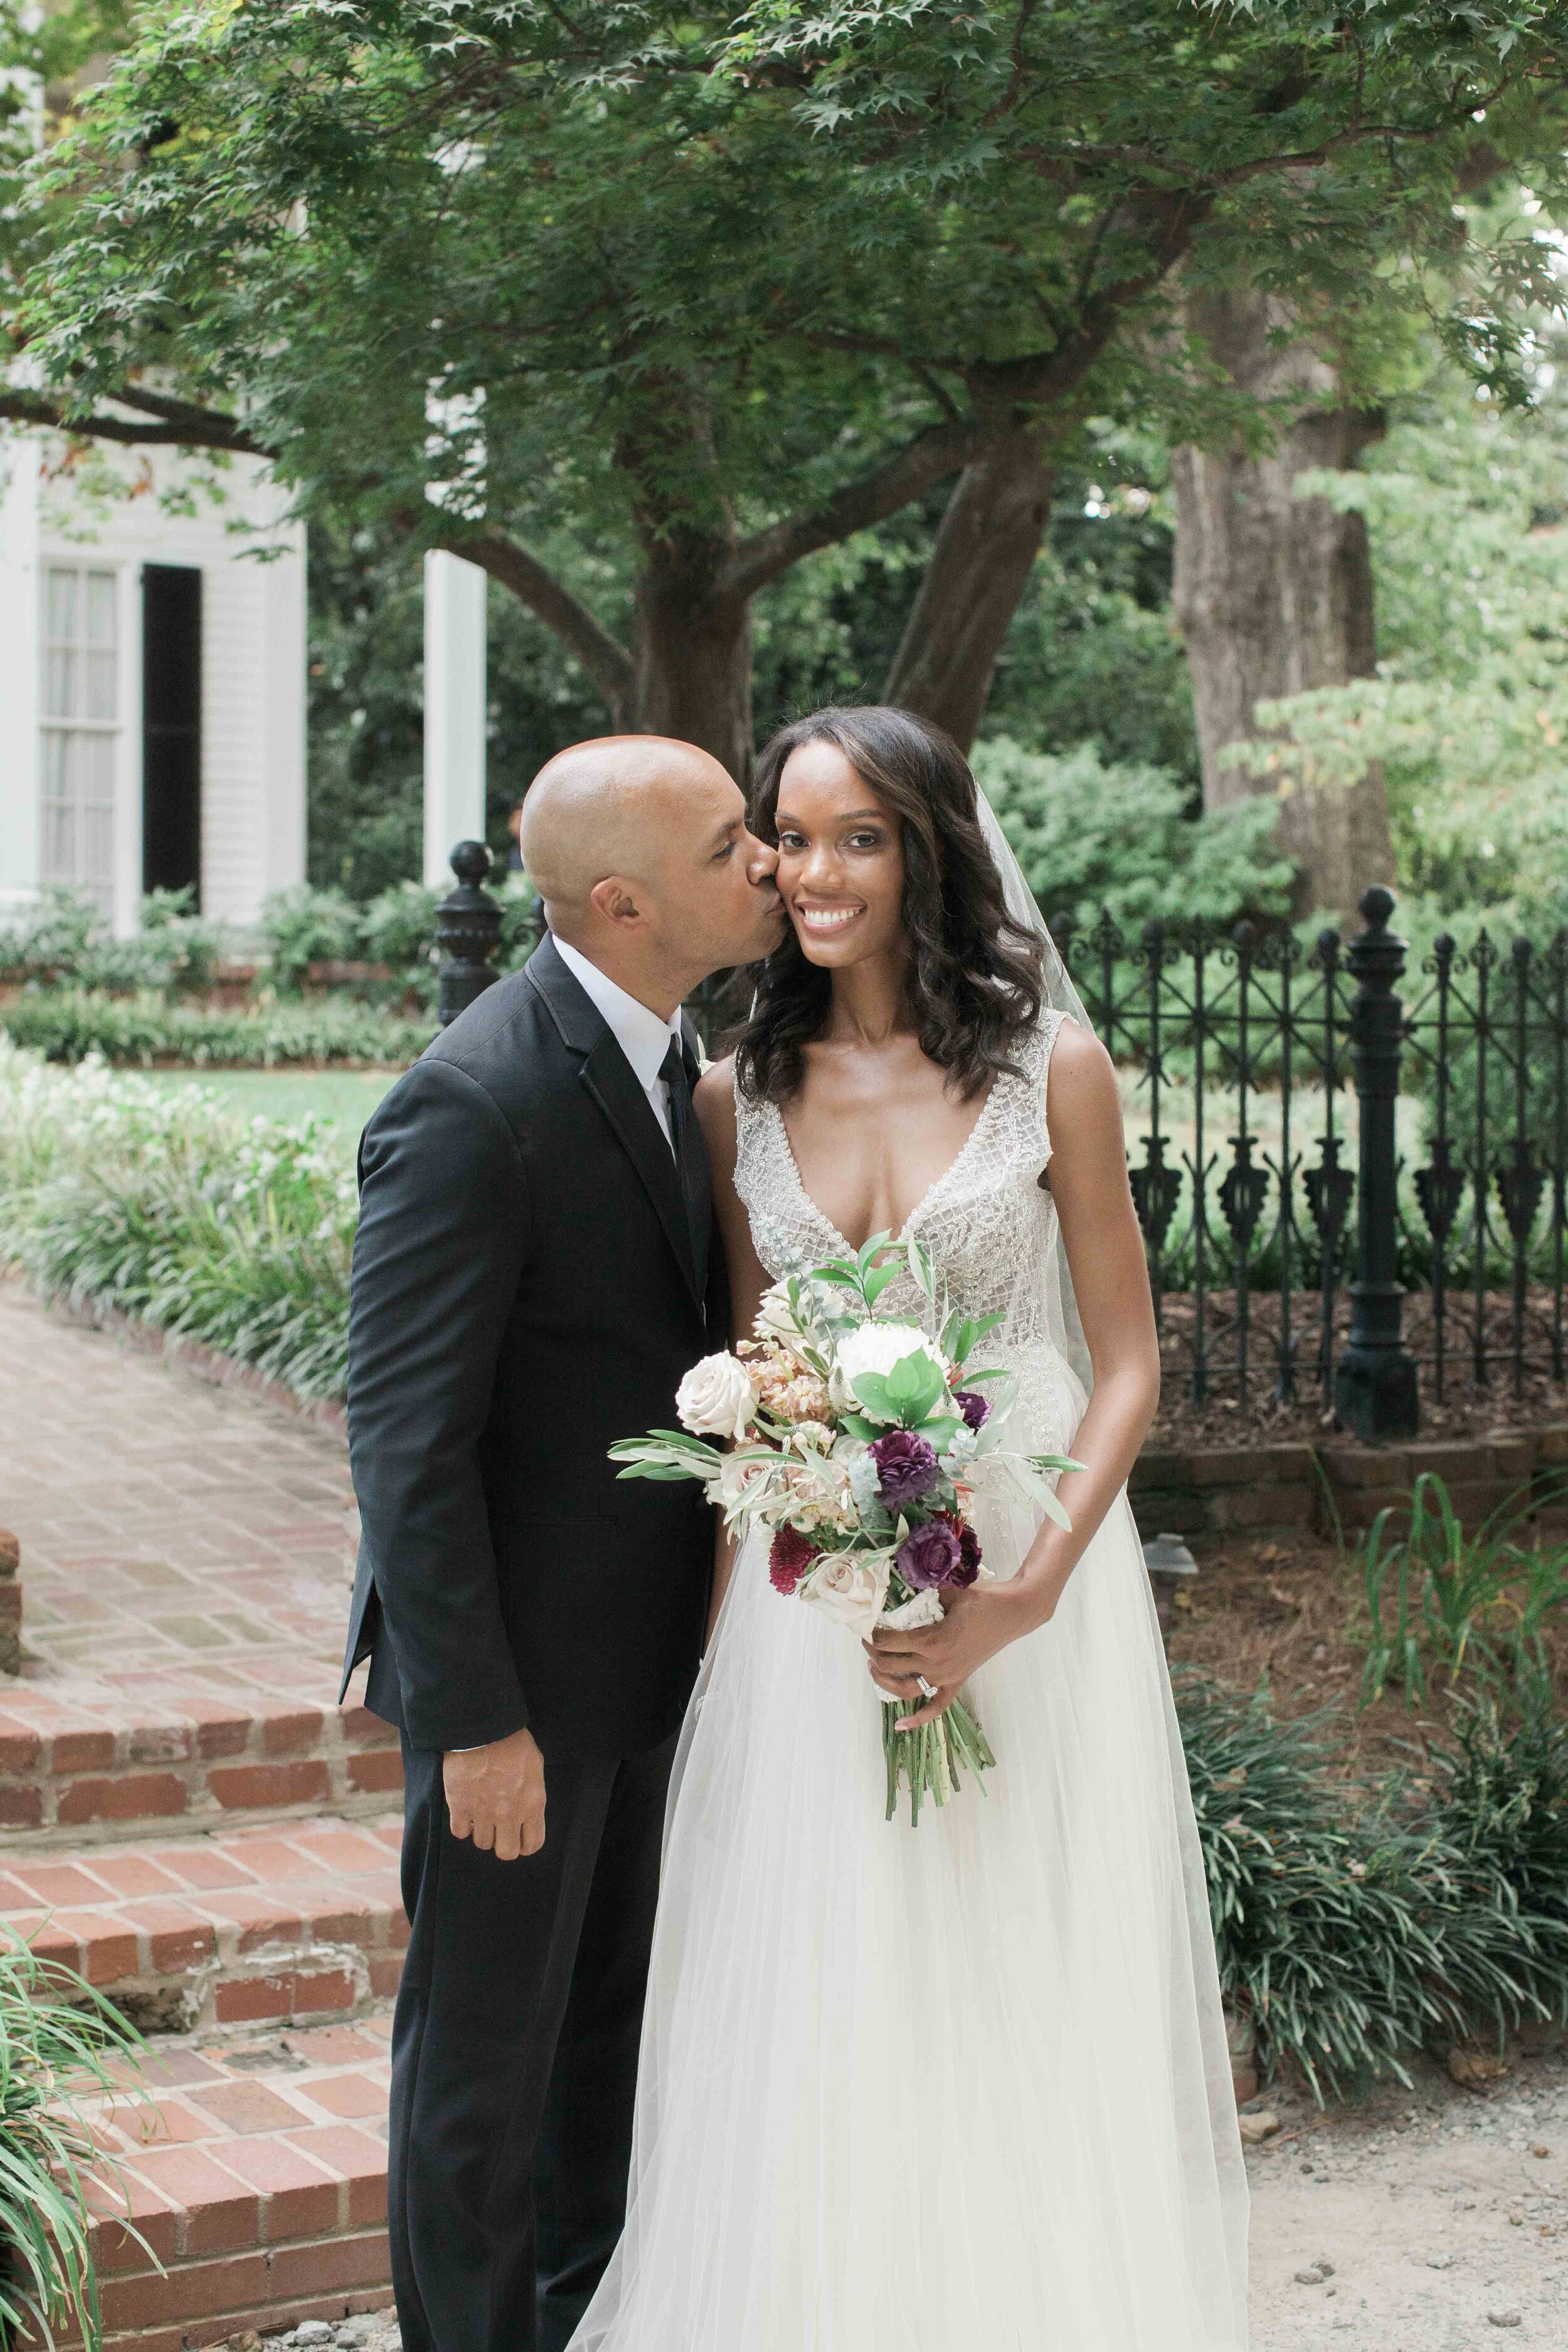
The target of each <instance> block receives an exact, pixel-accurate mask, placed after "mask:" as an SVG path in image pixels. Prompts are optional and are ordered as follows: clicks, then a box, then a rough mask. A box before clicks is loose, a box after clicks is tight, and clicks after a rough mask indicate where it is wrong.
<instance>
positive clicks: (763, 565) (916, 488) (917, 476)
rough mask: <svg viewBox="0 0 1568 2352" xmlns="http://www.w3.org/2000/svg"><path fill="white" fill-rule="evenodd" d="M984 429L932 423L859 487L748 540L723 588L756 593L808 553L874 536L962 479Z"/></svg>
mask: <svg viewBox="0 0 1568 2352" xmlns="http://www.w3.org/2000/svg"><path fill="white" fill-rule="evenodd" d="M986 430H987V427H986V425H985V423H984V421H983V420H982V419H980V418H979V417H973V416H967V417H966V416H960V417H957V418H955V419H953V420H952V421H944V422H943V423H942V424H941V425H927V426H926V427H925V429H924V430H923V431H922V432H920V433H917V434H916V435H915V436H914V438H913V440H912V441H907V442H906V443H905V444H904V446H903V447H902V448H901V449H895V450H894V451H893V453H892V455H891V456H890V457H886V458H884V459H883V461H882V463H881V464H880V465H879V466H873V467H872V468H871V470H870V472H869V473H867V474H862V475H861V477H860V478H859V480H858V481H855V482H847V483H846V484H845V486H844V488H842V489H841V490H835V491H834V493H833V495H832V497H831V498H828V499H824V500H823V503H822V504H821V506H819V507H816V508H814V509H812V510H811V511H810V512H808V513H805V514H797V515H789V516H786V517H785V518H784V520H783V521H782V522H776V523H773V524H770V525H769V527H768V529H767V530H759V531H756V532H753V534H752V537H751V538H750V539H744V540H742V541H741V543H740V544H739V546H738V547H737V548H736V549H735V551H734V553H733V554H732V555H731V558H730V561H729V562H728V563H727V564H726V565H725V567H724V569H723V571H722V572H721V574H720V577H719V580H718V582H717V583H716V584H717V586H718V587H719V588H721V589H724V590H729V591H731V593H734V594H736V595H741V596H751V595H754V594H755V593H756V591H757V590H758V589H759V588H765V587H766V586H767V584H768V582H769V581H770V580H776V579H777V578H778V576H779V573H780V572H787V571H788V570H789V567H790V565H791V564H792V563H798V562H800V559H801V557H802V556H803V555H811V554H813V553H815V551H816V549H817V548H819V547H832V546H835V545H836V544H837V541H839V540H843V539H848V538H850V537H851V536H852V534H853V533H854V532H856V531H858V530H869V529H870V528H871V525H872V524H873V523H878V522H882V521H884V520H886V518H887V517H888V516H889V515H890V514H897V512H898V510H899V509H900V507H906V506H908V505H909V503H910V499H918V498H920V497H921V496H922V495H923V493H924V492H925V491H927V490H929V489H931V488H932V487H933V485H934V484H936V483H937V482H941V481H944V480H945V479H946V478H947V476H948V475H949V474H956V473H957V472H958V471H959V470H960V468H961V467H963V466H964V465H965V464H967V462H968V460H969V458H970V457H973V454H974V452H975V450H976V449H977V448H978V447H979V446H980V445H981V443H982V442H983V441H984V438H985V436H986Z"/></svg>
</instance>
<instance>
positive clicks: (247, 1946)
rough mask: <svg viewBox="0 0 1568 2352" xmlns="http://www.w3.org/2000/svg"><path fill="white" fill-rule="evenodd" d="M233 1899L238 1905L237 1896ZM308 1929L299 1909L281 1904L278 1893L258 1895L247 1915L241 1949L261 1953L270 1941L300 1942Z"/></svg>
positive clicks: (242, 1929) (241, 1938) (241, 1930)
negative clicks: (292, 1908)
mask: <svg viewBox="0 0 1568 2352" xmlns="http://www.w3.org/2000/svg"><path fill="white" fill-rule="evenodd" d="M230 1899H231V1900H232V1901H233V1902H234V1903H235V1904H236V1905H237V1903H238V1900H239V1898H238V1897H237V1896H234V1897H231V1898H230ZM304 1932H305V1923H304V1921H303V1920H302V1919H301V1917H300V1914H299V1912H298V1911H296V1910H291V1909H289V1906H287V1905H286V1904H283V1903H280V1902H279V1899H278V1897H277V1896H276V1895H257V1896H256V1897H255V1898H254V1901H253V1903H252V1904H251V1905H249V1906H247V1910H246V1913H245V1915H244V1918H243V1922H242V1923H241V1926H240V1937H239V1948H240V1950H241V1951H242V1952H258V1951H262V1950H265V1948H266V1947H267V1946H268V1944H297V1943H298V1942H299V1941H300V1937H301V1936H302V1935H303V1934H304Z"/></svg>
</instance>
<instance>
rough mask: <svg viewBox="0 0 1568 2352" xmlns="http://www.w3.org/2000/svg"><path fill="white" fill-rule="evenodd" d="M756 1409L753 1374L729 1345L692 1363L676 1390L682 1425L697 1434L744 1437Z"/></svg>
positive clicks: (676, 1405) (698, 1435) (676, 1401)
mask: <svg viewBox="0 0 1568 2352" xmlns="http://www.w3.org/2000/svg"><path fill="white" fill-rule="evenodd" d="M756 1409H757V1391H756V1390H755V1388H754V1387H753V1386H752V1375H751V1374H750V1372H749V1371H748V1370H746V1367H745V1366H744V1364H742V1361H741V1360H740V1358H739V1356H731V1354H730V1353H729V1352H728V1350H727V1349H726V1350H723V1351H721V1353H720V1354H719V1355H717V1356H704V1357H703V1359H702V1361H701V1362H700V1364H693V1365H692V1367H691V1370H689V1372H688V1373H687V1375H686V1378H685V1379H684V1380H683V1381H681V1383H680V1386H679V1388H678V1389H677V1390H676V1391H675V1410H676V1414H677V1416H678V1418H679V1423H680V1425H681V1427H682V1429H689V1430H690V1431H691V1433H692V1434H693V1436H695V1437H734V1438H742V1437H744V1435H745V1433H746V1427H747V1424H748V1423H749V1422H750V1421H751V1418H752V1414H753V1413H754V1412H756Z"/></svg>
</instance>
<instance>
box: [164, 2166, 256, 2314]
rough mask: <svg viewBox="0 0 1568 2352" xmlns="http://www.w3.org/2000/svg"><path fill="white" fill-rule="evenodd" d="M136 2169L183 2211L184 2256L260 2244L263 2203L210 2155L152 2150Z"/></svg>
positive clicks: (180, 2241) (243, 2182)
mask: <svg viewBox="0 0 1568 2352" xmlns="http://www.w3.org/2000/svg"><path fill="white" fill-rule="evenodd" d="M136 2169H137V2171H138V2172H140V2173H141V2174H142V2178H143V2179H147V2180H150V2181H151V2182H152V2183H153V2187H154V2188H155V2189H161V2190H162V2191H163V2195H164V2196H165V2197H168V2198H170V2199H172V2200H173V2201H174V2203H175V2204H176V2205H183V2206H184V2210H185V2216H186V2219H185V2222H184V2228H183V2229H182V2230H181V2231H180V2232H179V2245H180V2251H181V2253H182V2254H183V2255H184V2256H186V2257H187V2258H195V2257H199V2256H201V2255H204V2254H222V2253H227V2252H231V2251H232V2250H235V2249H238V2248H242V2247H249V2246H254V2245H255V2244H256V2243H257V2242H258V2239H259V2236H260V2231H261V2201H260V2200H259V2198H258V2195H257V2193H256V2190H255V2189H253V2188H251V2187H250V2185H249V2183H248V2182H247V2181H243V2180H238V2179H236V2178H235V2176H234V2174H233V2173H232V2172H226V2170H225V2169H224V2168H223V2166H222V2165H220V2164H215V2163H214V2161H213V2159H212V2158H211V2157H210V2156H209V2155H207V2154H206V2153H205V2150H203V2149H201V2148H199V2147H166V2148H153V2149H150V2150H149V2151H148V2153H147V2154H146V2155H144V2156H139V2157H138V2158H137V2159H136ZM209 2307H210V2306H209Z"/></svg>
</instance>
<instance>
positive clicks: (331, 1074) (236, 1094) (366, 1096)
mask: <svg viewBox="0 0 1568 2352" xmlns="http://www.w3.org/2000/svg"><path fill="white" fill-rule="evenodd" d="M397 1075H398V1074H397V1072H396V1071H395V1070H153V1071H151V1072H149V1074H148V1083H149V1084H150V1085H152V1086H154V1087H158V1088H159V1089H160V1091H162V1092H164V1093H167V1094H171V1095H177V1094H180V1093H182V1092H189V1091H190V1090H191V1089H193V1088H200V1089H201V1090H202V1091H203V1092H205V1094H207V1095H208V1096H209V1097H211V1099H212V1100H213V1101H214V1102H216V1103H219V1104H221V1105H222V1106H223V1107H224V1108H225V1109H227V1110H232V1111H235V1112H236V1113H237V1114H238V1115H239V1116H241V1117H243V1118H268V1119H281V1120H282V1121H283V1122H284V1123H285V1124H286V1125H287V1124H291V1123H296V1122H298V1121H300V1120H301V1119H307V1118H309V1119H315V1120H317V1121H319V1122H320V1123H321V1126H322V1127H335V1128H336V1129H338V1130H339V1132H340V1133H341V1134H342V1137H343V1139H344V1140H345V1141H346V1142H347V1144H348V1145H349V1147H350V1149H351V1150H352V1149H353V1146H354V1145H355V1144H356V1143H357V1142H358V1140H359V1135H360V1130H361V1129H362V1128H363V1125H364V1123H365V1121H366V1119H367V1118H369V1117H370V1115H371V1113H372V1111H373V1110H374V1108H375V1107H376V1105H377V1103H378V1102H380V1100H381V1098H382V1097H383V1095H384V1094H385V1092H386V1090H387V1088H388V1087H391V1086H393V1085H395V1082H396V1079H397Z"/></svg>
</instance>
